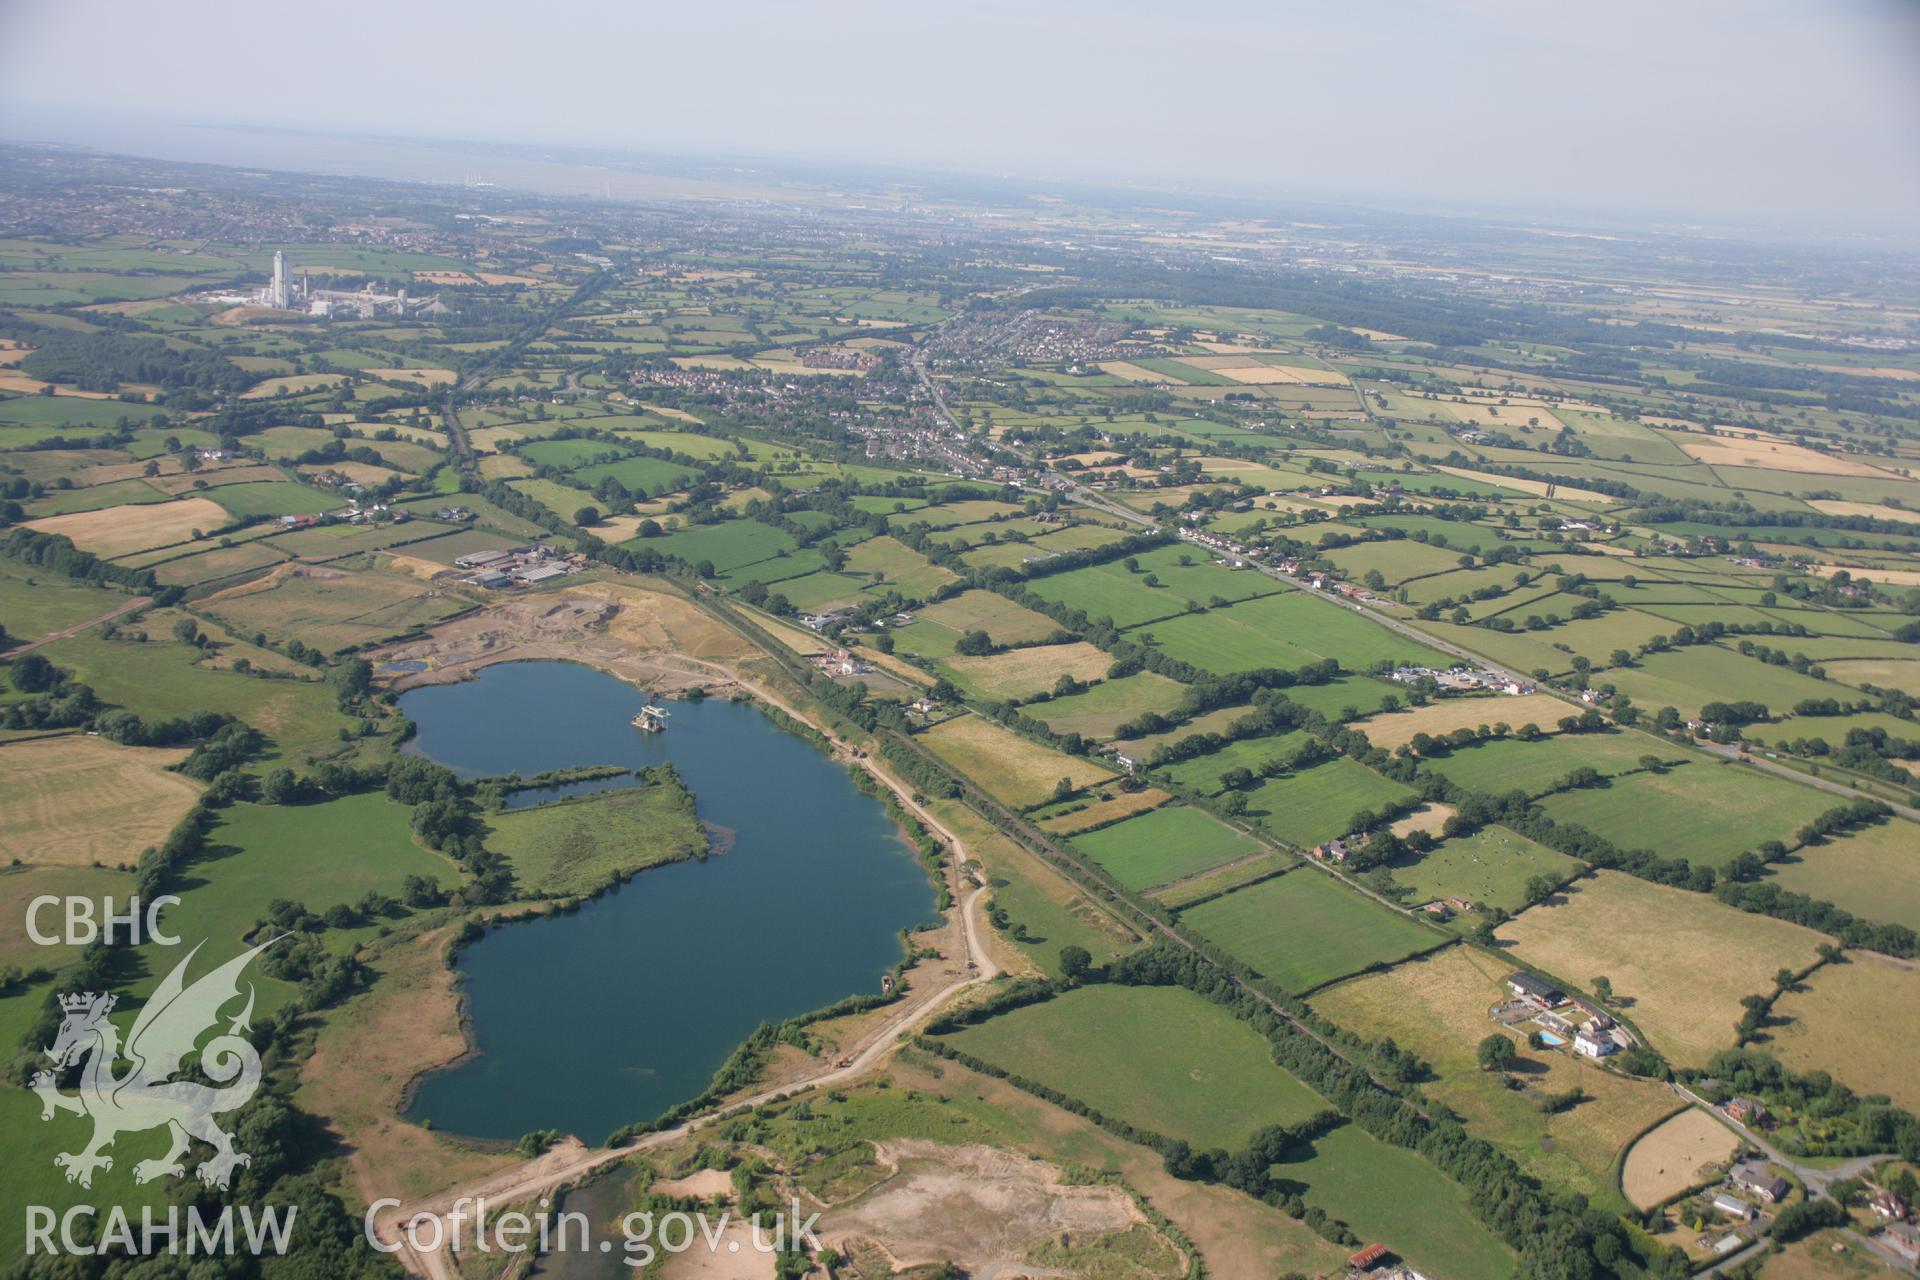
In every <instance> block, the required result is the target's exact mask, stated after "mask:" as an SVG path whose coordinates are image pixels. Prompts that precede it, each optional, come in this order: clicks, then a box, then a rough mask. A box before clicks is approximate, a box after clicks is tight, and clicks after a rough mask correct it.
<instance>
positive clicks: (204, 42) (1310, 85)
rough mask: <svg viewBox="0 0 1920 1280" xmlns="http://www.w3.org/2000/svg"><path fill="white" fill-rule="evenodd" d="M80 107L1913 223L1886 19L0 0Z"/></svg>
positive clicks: (27, 62)
mask: <svg viewBox="0 0 1920 1280" xmlns="http://www.w3.org/2000/svg"><path fill="white" fill-rule="evenodd" d="M82 109H86V110H90V111H93V112H95V113H109V114H120V115H123V116H124V117H125V118H127V119H130V120H143V119H144V120H148V121H151V120H154V119H157V118H161V117H164V116H167V115H174V116H177V117H180V118H182V119H187V120H196V121H202V122H214V121H244V122H246V123H253V124H271V125H287V126H294V127H299V128H307V129H318V130H339V131H352V132H363V133H379V134H390V135H413V136H429V137H447V138H468V139H476V140H482V141H486V140H510V141H519V142H548V143H555V142H558V143H575V144H580V145H586V146H601V147H613V148H623V149H631V150H634V151H637V152H678V153H693V154H705V155H744V156H763V157H775V158H793V159H807V160H821V161H875V162H883V163H889V164H900V165H906V166H911V167H922V168H930V169H947V170H965V171H976V172H982V173H996V174H1012V175H1018V176H1021V177H1031V178H1034V179H1036V180H1045V179H1049V178H1052V179H1059V180H1076V181H1078V180H1095V181H1100V180H1111V181H1118V182H1124V183H1127V184H1131V185H1143V186H1149V187H1169V188H1185V189H1188V190H1194V191H1204V192H1219V193H1223V194H1243V193H1259V194H1271V195H1273V196H1276V197H1287V196H1293V197H1301V198H1312V199H1325V198H1337V199H1352V200H1355V201H1359V202H1374V203H1379V202H1388V203H1392V202H1416V201H1417V202H1421V203H1426V204H1439V205H1442V206H1450V207H1457V208H1461V209H1484V210H1495V211H1511V210H1521V209H1526V208H1536V209H1540V210H1543V211H1548V212H1552V211H1560V212H1562V213H1569V214H1570V213H1573V212H1575V211H1590V212H1593V213H1596V214H1610V213H1619V214H1637V213H1650V214H1656V215H1663V216H1677V217H1679V218H1682V219H1699V220H1701V221H1711V222H1716V223H1728V222H1732V223H1738V224H1742V225H1788V224H1798V225H1800V226H1802V227H1805V228H1807V229H1809V230H1818V231H1825V232H1847V231H1851V230H1854V229H1862V228H1864V229H1873V230H1879V231H1892V232H1896V233H1904V235H1905V236H1907V237H1910V238H1920V212H1916V211H1920V0H1605V2H1604V3H1589V4H1567V3H1556V2H1554V0H1546V2H1542V0H1325V2H1319V0H1268V2H1265V3H1261V2H1254V0H1247V2H1237V0H1221V2H1216V3H1212V4H1166V3H1146V2H1145V0H1105V2H1102V3H1095V2H1093V0H1055V2H1049V0H941V2H940V3H928V2H926V0H815V2H811V3H801V2H798V0H728V2H727V3H711V2H708V3H698V2H694V3H689V2H687V0H678V2H676V3H671V4H664V3H656V2H654V0H539V2H538V3H528V2H527V0H456V2H452V3H424V2H422V0H325V3H297V4H296V3H289V2H287V0H167V2H166V3H156V2H154V0H0V137H8V138H15V139H19V138H45V139H57V138H61V137H66V138H68V139H73V138H77V137H79V136H80V134H81V129H80V126H79V124H78V123H77V122H78V121H79V120H80V119H81V115H80V111H81V110H82ZM95 118H98V115H97V114H96V117H95ZM88 138H89V140H92V141H96V142H103V143H104V142H105V141H106V138H105V135H103V134H100V133H99V132H98V131H97V130H96V132H95V133H93V134H90V135H88ZM125 149H128V150H136V149H138V148H136V147H134V146H131V145H128V146H126V147H125ZM286 167H288V168H294V169H297V168H298V167H299V165H298V163H297V159H295V160H293V162H290V163H289V164H288V165H287V166H286Z"/></svg>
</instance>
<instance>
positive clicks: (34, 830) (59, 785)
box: [0, 735, 200, 867]
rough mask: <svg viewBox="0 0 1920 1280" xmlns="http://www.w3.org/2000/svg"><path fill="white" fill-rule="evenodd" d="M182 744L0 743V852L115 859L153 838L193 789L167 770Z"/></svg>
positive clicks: (49, 860)
mask: <svg viewBox="0 0 1920 1280" xmlns="http://www.w3.org/2000/svg"><path fill="white" fill-rule="evenodd" d="M186 757H187V752H186V751H185V749H184V748H177V747H121V746H116V745H114V744H113V743H111V742H108V741H106V740H105V739H104V738H91V737H86V736H84V735H75V736H72V737H63V738H37V739H34V740H32V741H30V742H15V743H12V744H10V745H7V746H4V747H0V860H5V861H12V860H13V859H15V858H18V859H19V860H20V861H22V862H26V863H34V864H40V865H49V866H70V867H81V866H87V865H89V864H91V863H94V862H102V863H105V864H106V865H108V866H119V865H120V864H122V863H132V862H135V861H137V860H138V859H139V857H140V851H141V850H143V849H145V848H146V847H147V846H148V845H154V844H159V843H160V842H161V841H162V840H165V839H166V838H167V833H168V832H169V831H171V830H173V825H174V824H175V823H176V822H178V821H180V818H181V816H182V815H183V814H185V813H186V811H187V810H188V809H191V808H192V807H193V803H194V801H195V800H197V799H198V798H199V796H200V787H199V785H198V784H197V783H195V782H193V781H192V780H191V779H188V778H185V777H182V776H181V775H180V774H177V773H168V772H167V766H168V765H172V764H178V763H179V762H180V761H182V760H184V759H186Z"/></svg>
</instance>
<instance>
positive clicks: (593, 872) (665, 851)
mask: <svg viewBox="0 0 1920 1280" xmlns="http://www.w3.org/2000/svg"><path fill="white" fill-rule="evenodd" d="M487 825H488V826H489V827H491V828H492V830H491V831H490V832H488V834H487V847H488V848H489V849H492V850H493V851H494V852H496V853H499V854H501V855H503V856H505V858H506V859H507V861H509V862H511V863H512V864H513V873H514V877H515V879H516V880H517V881H518V883H519V890H520V893H521V894H522V895H523V896H527V897H551V896H559V895H564V894H574V893H591V892H593V891H594V890H596V889H600V888H602V887H604V886H605V885H606V884H607V883H608V882H609V881H610V880H615V879H620V878H624V877H626V876H629V875H631V874H633V873H634V872H636V871H639V870H640V869H642V868H643V867H650V866H655V865H658V864H659V863H662V862H674V861H678V860H679V859H682V858H691V857H704V856H705V854H706V851H707V833H706V829H705V828H703V827H702V826H701V825H700V823H699V820H698V819H697V818H696V817H695V816H694V813H693V803H692V799H691V797H690V796H689V795H688V793H687V792H686V790H685V789H684V788H681V787H677V786H672V785H651V786H636V787H623V788H620V789H618V790H614V791H605V792H601V793H599V794H597V795H591V796H587V797H584V798H581V799H574V800H564V801H560V802H557V803H552V804H542V805H535V806H531V807H528V808H525V809H508V810H506V811H504V812H500V813H493V814H489V815H488V816H487Z"/></svg>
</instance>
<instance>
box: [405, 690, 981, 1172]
mask: <svg viewBox="0 0 1920 1280" xmlns="http://www.w3.org/2000/svg"><path fill="white" fill-rule="evenodd" d="M543 661H545V660H544V659H542V658H541V657H537V656H532V655H527V654H525V653H502V654H500V655H498V657H497V658H496V659H495V660H494V661H492V662H489V663H487V664H486V669H493V668H497V667H501V666H503V665H509V664H513V663H541V662H543ZM566 665H567V666H571V667H578V668H583V669H585V670H588V671H592V672H594V673H596V674H598V675H600V676H605V677H610V678H612V679H614V680H617V681H619V682H620V683H621V684H622V685H623V686H625V687H628V688H631V689H635V690H637V691H639V692H643V693H650V692H653V691H652V690H649V689H647V688H645V687H644V686H643V685H642V684H641V683H640V682H638V681H636V680H633V679H631V678H629V677H628V676H626V675H624V674H623V673H621V672H620V671H618V670H615V669H610V668H609V666H608V665H607V664H602V663H597V662H594V661H591V660H590V659H589V660H587V661H577V660H573V659H569V660H568V661H567V663H566ZM471 682H472V678H470V679H469V680H468V681H463V682H462V683H471ZM711 701H712V702H714V703H716V704H717V705H719V706H738V705H744V704H751V705H752V706H753V708H754V712H755V723H765V724H766V727H767V728H769V729H773V730H778V731H780V733H779V737H780V738H782V739H784V740H787V741H795V740H797V741H800V742H805V743H807V744H808V745H810V746H812V747H814V749H815V751H816V752H819V753H821V754H822V755H823V756H824V761H823V762H824V763H830V764H833V765H842V764H845V765H849V766H852V767H853V769H854V776H853V777H851V778H849V779H848V784H849V786H851V787H853V790H854V791H855V792H856V793H860V794H863V795H865V796H866V797H867V798H868V799H870V800H873V801H875V802H876V807H877V808H878V809H879V810H880V811H881V812H883V813H884V814H885V823H886V828H887V831H886V836H887V842H888V844H890V845H896V846H899V847H900V849H902V850H908V851H910V850H911V849H912V846H913V839H912V833H911V832H910V831H908V830H907V829H906V828H905V827H903V826H902V825H901V819H903V818H910V816H911V815H909V814H908V813H907V812H906V811H905V810H904V809H903V808H901V806H900V804H899V802H898V801H899V797H898V794H897V791H896V789H895V788H894V787H893V785H892V784H891V780H886V779H881V780H880V781H881V782H882V783H883V784H884V785H881V786H878V787H874V788H871V789H869V788H867V787H863V786H857V785H854V784H856V783H858V782H859V781H860V779H862V778H866V777H870V776H872V770H870V769H865V770H862V769H859V768H858V764H857V762H855V761H852V760H849V759H845V758H843V757H844V754H845V753H844V752H842V751H840V750H837V749H836V748H835V746H834V744H833V743H832V741H831V739H829V738H827V736H826V734H825V732H824V730H823V729H822V728H821V726H820V725H819V724H818V723H817V722H816V721H815V720H813V719H812V718H811V717H808V716H805V715H803V714H801V713H800V712H799V711H798V710H797V709H796V708H795V707H793V706H792V705H790V704H788V703H786V702H784V701H783V700H781V699H778V698H775V697H770V696H766V695H765V694H764V693H763V691H761V690H758V689H756V688H753V687H752V686H749V685H746V684H745V683H744V682H735V683H734V685H733V693H732V696H731V697H730V698H728V699H726V700H724V701H722V700H719V699H714V700H711ZM686 705H687V706H689V707H692V706H697V705H699V703H697V702H696V703H688V704H686ZM623 728H624V722H623ZM663 736H664V737H665V738H667V739H668V742H667V743H666V745H668V746H670V745H671V736H672V730H669V731H668V734H667V735H663ZM409 750H412V751H415V752H418V753H419V754H422V755H425V756H427V758H430V759H431V758H433V757H432V756H431V755H430V754H429V753H428V751H427V750H426V749H424V748H423V747H422V746H421V745H420V744H419V743H418V742H417V741H416V742H414V743H410V744H409ZM691 789H692V790H693V793H694V795H695V797H696V800H698V799H699V798H700V796H701V788H699V787H693V788H691ZM876 793H877V794H876ZM579 802H580V801H579V800H577V799H576V800H573V801H572V803H579ZM556 803H562V804H565V803H569V801H567V800H561V801H557V802H556ZM541 807H544V806H541ZM702 822H703V825H708V826H709V827H710V828H711V826H712V825H713V823H712V820H711V819H710V818H708V817H707V816H705V815H703V816H702ZM678 865H683V863H682V862H669V863H663V864H659V865H656V866H650V867H643V868H640V869H639V870H638V871H635V872H634V873H632V874H631V875H628V876H626V877H623V878H621V879H620V880H618V881H616V882H610V883H609V884H608V885H606V886H604V887H603V888H602V889H600V890H599V891H598V892H596V893H593V894H586V895H570V896H568V897H564V898H555V899H548V900H544V901H540V902H534V903H527V904H512V905H507V906H503V907H502V908H500V909H497V910H492V911H490V912H488V913H486V914H483V915H481V916H479V917H477V918H479V919H482V920H484V921H485V922H486V928H487V934H486V936H485V937H484V938H482V939H478V940H475V945H477V943H478V942H480V941H487V940H490V939H492V938H493V937H495V936H497V934H496V931H497V930H503V929H504V927H505V926H506V925H509V924H516V923H530V924H531V923H539V922H542V921H547V922H551V921H553V919H554V918H555V917H556V916H559V915H563V914H565V915H574V914H578V913H579V912H581V911H585V910H590V909H592V907H593V906H594V905H595V904H596V903H597V902H599V901H600V900H602V899H604V898H606V897H607V896H608V890H614V891H618V890H619V889H622V888H625V887H627V886H628V885H630V884H632V883H634V882H635V881H636V880H637V879H638V877H639V874H640V871H655V872H666V871H668V870H669V869H670V868H671V867H674V866H678ZM806 874H807V875H808V876H809V877H810V878H818V873H817V872H815V871H813V870H811V869H810V870H809V871H808V872H807V873H806ZM913 875H914V877H915V879H916V880H917V881H918V882H919V883H920V884H921V886H922V888H923V890H926V891H930V892H932V893H934V894H935V895H941V891H942V890H943V889H945V890H948V891H949V892H950V886H948V885H947V884H946V880H945V876H944V875H943V874H942V872H941V870H940V869H939V868H938V867H936V866H929V865H926V864H925V863H924V862H919V863H917V864H916V865H915V867H914V870H913ZM941 896H944V895H941ZM951 919H952V913H951V912H950V911H942V910H940V909H939V896H936V898H935V901H934V903H933V904H932V905H931V907H930V908H929V909H927V910H925V911H921V912H917V913H915V915H914V918H913V919H911V920H906V921H903V922H902V923H901V925H900V927H899V928H898V929H897V930H890V931H889V934H888V938H889V951H890V953H891V954H892V957H893V964H892V965H891V966H889V967H888V968H887V970H886V971H887V972H891V973H897V972H898V971H899V969H900V967H901V966H902V965H903V964H907V963H909V962H911V960H912V959H913V943H912V941H911V937H912V934H911V933H910V931H911V930H913V929H914V928H915V927H917V926H918V925H921V924H925V923H932V924H933V925H934V926H935V927H936V928H940V927H944V926H946V925H948V924H950V923H951ZM468 951H469V948H465V947H453V946H449V947H448V948H447V949H446V951H445V953H444V955H443V957H442V963H443V964H445V965H446V966H447V967H448V969H449V971H450V972H451V973H452V974H453V976H454V978H455V982H454V985H453V991H452V996H453V999H454V1000H455V1008H454V1010H453V1011H452V1013H453V1015H454V1017H455V1019H456V1021H457V1024H458V1026H459V1028H460V1034H461V1038H462V1041H463V1043H464V1045H465V1050H464V1051H463V1052H462V1053H460V1054H458V1055H455V1056H454V1057H453V1058H451V1059H449V1060H446V1061H442V1062H439V1063H435V1064H431V1065H428V1066H424V1067H422V1068H421V1069H420V1070H419V1071H417V1072H415V1073H414V1075H413V1076H412V1077H411V1078H410V1079H409V1080H408V1081H407V1083H406V1085H405V1086H404V1088H403V1089H402V1091H401V1097H400V1099H399V1100H398V1108H397V1109H398V1111H399V1118H401V1119H402V1120H405V1121H410V1122H414V1123H418V1122H420V1121H421V1120H422V1119H426V1118H428V1117H425V1116H421V1115H419V1114H418V1113H419V1111H420V1109H421V1108H422V1106H423V1105H425V1103H426V1102H427V1101H428V1100H427V1099H423V1091H426V1090H429V1089H432V1088H434V1087H435V1086H434V1085H433V1083H432V1082H433V1081H434V1080H435V1079H436V1078H437V1077H440V1076H444V1075H446V1074H447V1073H450V1072H457V1071H459V1070H460V1069H461V1068H463V1067H469V1068H470V1067H471V1065H472V1064H473V1063H474V1062H475V1061H476V1060H478V1059H481V1058H484V1057H485V1056H486V1054H487V1049H486V1047H485V1046H484V1045H483V1044H482V1036H481V1035H480V1032H479V1025H478V1020H479V1018H480V1017H481V1016H482V1015H480V1014H479V1013H478V1012H477V1011H476V1009H475V1007H474V993H473V987H472V981H471V979H472V975H471V973H470V972H469V971H468V967H467V964H466V957H467V955H468ZM862 994H868V993H867V992H866V991H865V989H864V988H862V987H860V986H858V985H853V986H851V987H850V988H848V989H845V990H841V991H839V993H838V994H837V995H835V996H832V997H830V998H827V999H824V1000H821V1001H817V1002H815V1003H814V1004H812V1005H811V1006H810V1007H809V1008H806V1009H799V1010H795V1011H794V1012H792V1013H783V1014H782V1015H780V1017H779V1018H778V1019H777V1020H780V1021H807V1020H810V1019H813V1018H815V1017H817V1016H818V1015H820V1014H821V1013H824V1012H827V1011H828V1010H831V1009H833V1008H834V1007H835V1006H836V1005H839V1004H843V1003H844V1001H845V1000H846V999H847V998H848V997H851V996H858V995H862ZM744 1043H745V1041H744V1040H733V1041H730V1051H729V1053H728V1054H727V1055H726V1056H725V1057H724V1058H723V1059H722V1060H721V1063H720V1064H719V1067H720V1068H724V1067H725V1066H726V1065H727V1063H728V1062H730V1061H731V1060H732V1058H733V1055H734V1053H736V1052H737V1051H738V1049H739V1048H740V1046H741V1045H742V1044H744ZM717 1070H718V1068H717V1069H716V1071H717ZM702 1083H704V1084H706V1086H707V1089H706V1090H699V1089H696V1090H695V1091H694V1092H693V1093H691V1094H690V1095H689V1099H691V1098H695V1097H704V1096H705V1093H706V1092H707V1091H710V1089H711V1087H712V1078H711V1077H709V1078H706V1079H704V1080H703V1082H702ZM676 1105H678V1104H676ZM643 1110H644V1109H643ZM655 1118H656V1115H647V1114H640V1113H629V1114H627V1116H626V1120H625V1123H626V1124H627V1125H629V1126H630V1125H632V1124H636V1123H637V1124H642V1125H644V1124H649V1123H652V1121H653V1120H654V1119H655ZM433 1127H434V1129H435V1131H436V1132H439V1133H442V1134H444V1135H446V1136H448V1137H449V1138H452V1139H455V1140H457V1141H460V1142H463V1143H471V1144H474V1145H475V1146H476V1147H478V1148H480V1149H484V1150H500V1149H502V1147H503V1145H504V1144H509V1143H511V1142H512V1141H513V1140H514V1138H513V1136H512V1135H506V1134H494V1135H488V1134H484V1133H482V1134H475V1133H468V1132H465V1131H463V1129H462V1128H461V1127H459V1126H457V1125H456V1124H454V1123H451V1122H448V1121H445V1120H442V1121H440V1122H438V1123H435V1124H434V1126H433ZM542 1127H560V1128H563V1129H564V1128H566V1127H567V1126H565V1125H559V1126H542ZM581 1136H582V1138H583V1140H586V1136H585V1135H581Z"/></svg>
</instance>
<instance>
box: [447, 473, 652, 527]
mask: <svg viewBox="0 0 1920 1280" xmlns="http://www.w3.org/2000/svg"><path fill="white" fill-rule="evenodd" d="M532 474H533V464H532V463H531V462H528V461H527V460H526V459H525V458H521V457H516V456H515V455H513V454H511V453H495V454H489V455H488V456H487V457H484V458H482V459H480V478H481V479H482V480H517V479H519V478H520V477H521V476H530V475H532ZM625 536H626V537H629V538H631V537H632V536H633V535H632V534H630V533H629V534H626V535H625Z"/></svg>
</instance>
